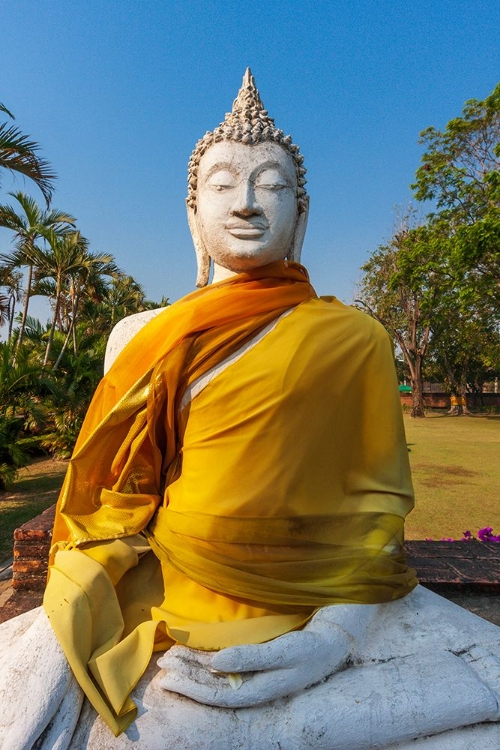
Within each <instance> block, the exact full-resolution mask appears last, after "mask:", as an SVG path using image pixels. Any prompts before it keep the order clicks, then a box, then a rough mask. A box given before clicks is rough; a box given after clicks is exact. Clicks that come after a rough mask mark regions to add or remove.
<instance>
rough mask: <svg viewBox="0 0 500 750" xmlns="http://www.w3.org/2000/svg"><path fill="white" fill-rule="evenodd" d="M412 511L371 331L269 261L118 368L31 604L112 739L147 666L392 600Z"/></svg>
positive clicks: (394, 411)
mask: <svg viewBox="0 0 500 750" xmlns="http://www.w3.org/2000/svg"><path fill="white" fill-rule="evenodd" d="M289 310H292V311H293V312H292V313H291V314H290V315H288V316H284V317H283V319H280V320H279V323H278V324H277V325H276V326H275V328H274V329H273V330H272V332H271V333H266V335H265V336H264V337H263V340H262V341H260V342H259V343H258V344H257V345H256V346H254V347H253V348H252V349H251V350H250V349H249V350H248V351H246V352H245V353H244V354H243V355H242V356H240V358H239V359H235V360H234V361H232V362H233V363H232V364H231V365H230V366H229V367H227V368H226V369H225V370H224V371H223V372H222V374H218V375H217V376H216V377H215V378H214V379H213V380H212V381H210V382H209V384H208V385H207V386H206V387H205V389H204V391H203V392H202V393H201V395H198V396H196V398H195V399H194V400H193V402H192V403H189V404H188V405H187V406H186V407H183V408H181V399H182V396H183V394H184V393H185V391H186V389H187V388H188V387H189V386H190V385H191V384H193V383H194V382H195V381H197V379H198V378H200V377H201V376H202V375H204V374H206V373H208V372H211V371H212V370H213V368H214V367H216V366H217V365H219V364H220V363H221V362H223V361H225V360H226V359H227V358H228V357H230V356H231V355H235V354H236V353H238V352H241V351H242V348H244V347H245V345H246V344H251V342H252V341H253V340H254V339H255V337H256V335H257V334H259V332H261V331H265V330H268V329H267V328H266V327H268V326H269V325H270V324H271V323H272V322H273V321H275V320H277V319H279V318H280V316H282V314H283V313H284V312H286V311H289ZM238 356H239V355H238ZM270 363H271V364H270ZM411 507H412V488H411V481H410V478H409V470H408V457H407V451H406V444H405V441H404V433H403V430H402V421H401V408H400V404H399V398H398V394H397V384H396V379H395V373H394V362H393V355H392V350H391V346H390V343H389V340H388V337H387V335H386V333H385V332H384V331H383V329H382V328H381V327H380V326H379V325H378V324H377V323H375V322H374V321H373V320H371V319H369V318H368V316H365V315H363V314H362V313H359V312H358V311H356V310H353V309H352V308H346V307H345V306H343V305H342V304H341V303H339V302H337V301H336V300H335V299H334V298H329V299H328V300H321V299H318V298H317V297H316V295H315V293H314V290H313V289H312V287H311V285H310V284H309V280H308V276H307V272H306V271H305V269H303V267H302V266H300V265H298V264H295V263H291V264H286V263H285V262H280V263H273V264H270V265H269V266H265V267H262V268H259V269H256V270H254V271H252V272H249V273H245V274H240V275H238V276H235V277H232V278H230V279H227V280H225V281H223V282H219V283H218V284H215V285H213V286H211V287H207V288H206V289H204V290H201V291H198V292H194V293H193V294H191V295H188V296H187V297H185V298H184V299H182V300H180V301H179V302H177V303H175V304H174V305H172V307H170V308H168V309H167V310H166V311H165V312H163V313H161V314H159V315H158V316H157V317H156V318H155V319H154V320H153V321H151V322H150V323H148V324H147V325H146V326H145V327H144V328H143V329H142V330H141V331H140V332H139V333H138V334H137V335H136V336H135V338H134V339H133V340H132V341H131V342H130V343H129V344H128V345H127V346H126V347H125V348H124V350H123V351H122V352H121V354H120V355H119V357H118V358H117V360H116V362H115V364H114V365H113V367H112V368H111V369H110V371H109V373H108V374H107V375H106V377H105V378H104V379H103V381H102V382H101V384H100V385H99V388H98V389H97V392H96V395H95V397H94V399H93V401H92V404H91V406H90V409H89V412H88V415H87V418H86V420H85V422H84V425H83V428H82V431H81V434H80V437H79V439H78V442H77V446H76V448H75V452H74V455H73V458H72V460H71V462H70V467H69V470H68V474H67V477H66V480H65V483H64V486H63V490H62V492H61V496H60V499H59V503H58V509H57V516H56V523H55V527H54V546H53V552H54V553H57V554H55V561H54V562H53V566H52V568H51V575H50V578H49V583H48V587H47V590H46V595H45V600H44V606H45V609H46V611H47V614H48V615H49V617H50V619H51V622H52V623H53V626H54V630H55V632H56V634H57V637H58V639H59V640H60V642H61V645H62V647H63V649H64V651H65V653H66V656H67V657H68V660H69V662H70V664H71V666H72V668H73V671H74V672H75V675H76V677H77V679H78V681H79V682H80V685H81V686H82V687H83V689H84V690H85V692H86V694H87V696H88V698H89V699H90V700H91V702H92V703H93V705H94V707H95V708H96V710H97V711H98V712H99V713H100V714H101V716H102V717H103V718H104V719H105V721H106V722H107V723H108V725H109V726H110V727H111V729H112V730H113V731H114V732H115V734H118V733H119V732H121V731H123V729H124V728H125V727H126V726H128V724H129V723H130V722H131V721H132V720H133V718H134V716H135V707H134V705H133V703H132V702H131V700H130V697H129V696H130V692H131V690H132V689H133V687H134V685H135V684H136V682H137V680H138V679H139V678H140V676H141V674H142V672H143V671H144V669H145V667H146V665H147V663H148V661H149V659H150V656H151V652H152V650H153V649H156V650H159V649H165V648H168V647H169V646H170V645H171V644H172V643H173V642H179V643H184V644H186V645H189V646H192V647H194V648H201V649H219V648H224V647H227V646H230V645H236V644H238V643H259V642H262V641H264V640H268V639H270V638H274V637H276V636H278V635H280V634H283V633H284V632H287V631H288V630H291V629H293V628H297V627H300V626H301V625H302V624H303V623H304V622H305V621H307V619H308V618H309V617H310V616H311V615H312V614H313V612H314V611H315V609H317V608H318V607H320V606H324V605H327V604H335V603H375V602H384V601H391V600H392V599H396V598H399V597H401V596H404V595H405V594H406V593H408V592H409V591H410V590H411V589H412V588H413V587H414V586H415V585H416V579H415V576H414V572H413V571H412V570H411V569H409V568H408V567H407V565H406V561H405V556H404V550H403V522H404V517H405V516H406V514H407V513H408V512H409V510H410V509H411ZM146 540H147V541H146ZM151 550H153V552H154V555H153V553H152V552H151ZM82 628H84V629H88V628H90V632H91V634H92V637H91V639H89V637H88V635H86V634H85V633H83V634H82V633H81V630H82Z"/></svg>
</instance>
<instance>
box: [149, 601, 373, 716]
mask: <svg viewBox="0 0 500 750" xmlns="http://www.w3.org/2000/svg"><path fill="white" fill-rule="evenodd" d="M378 610H379V605H376V604H345V605H335V606H329V607H324V608H323V609H320V610H319V611H318V612H317V613H316V614H315V616H314V617H313V618H312V619H311V621H310V622H309V623H308V624H307V625H306V626H305V628H304V629H303V630H300V631H294V632H291V633H287V634H285V635H283V636H281V637H279V638H276V639H274V640H272V641H269V642H268V643H262V644H259V645H251V646H235V647H233V648H227V649H224V650H222V651H219V652H218V653H216V654H215V655H214V654H212V653H207V652H202V651H194V650H192V649H188V648H185V647H184V646H174V647H173V648H172V649H170V651H168V652H167V653H166V654H165V655H164V656H163V657H162V658H161V659H160V660H159V662H158V664H159V666H160V667H162V668H163V669H164V670H165V671H166V675H165V677H164V678H163V679H162V683H161V684H162V687H163V688H165V689H166V690H171V691H172V692H176V693H180V694H181V695H186V696H188V697H189V698H193V699H194V700H196V701H198V702H199V703H206V704H209V705H212V706H222V707H228V708H238V707H243V706H254V705H259V704H262V703H267V702H269V701H272V700H275V699H277V698H282V697H284V696H286V695H292V694H294V693H298V692H300V691H302V690H304V689H305V688H307V687H309V686H311V685H314V684H315V683H317V682H321V680H324V679H325V678H326V677H328V676H329V675H331V674H334V673H335V672H337V671H338V670H339V669H341V668H342V667H343V666H344V665H345V664H346V662H348V661H349V660H355V659H356V656H357V653H358V652H359V651H361V650H362V649H363V644H364V639H365V635H366V632H367V629H368V626H369V624H370V623H371V621H372V620H373V618H374V617H376V616H377V613H378ZM213 670H216V672H215V673H214V671H213ZM228 675H236V677H234V676H230V677H228ZM238 676H239V677H238ZM239 678H241V680H242V683H241V685H240V686H239V687H238V683H240V679H239ZM235 688H236V689H235Z"/></svg>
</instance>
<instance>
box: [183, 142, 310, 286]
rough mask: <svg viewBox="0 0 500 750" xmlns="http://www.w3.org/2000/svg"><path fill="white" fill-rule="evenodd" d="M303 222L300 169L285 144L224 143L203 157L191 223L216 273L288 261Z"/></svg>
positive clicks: (234, 271) (211, 149)
mask: <svg viewBox="0 0 500 750" xmlns="http://www.w3.org/2000/svg"><path fill="white" fill-rule="evenodd" d="M297 218H298V211H297V175H296V168H295V164H294V161H293V159H292V157H291V156H290V154H288V153H287V152H286V151H285V150H284V149H283V148H282V147H281V146H279V145H277V144H276V143H259V144H256V145H251V146H247V145H245V144H243V143H239V142H232V141H220V142H219V143H215V144H214V145H213V146H211V147H210V148H209V149H208V151H207V152H206V153H205V154H204V155H203V156H202V158H201V160H200V164H199V170H198V186H197V201H196V212H195V213H194V215H192V216H191V217H190V224H191V228H192V230H194V231H193V234H196V235H197V237H195V242H196V241H197V242H198V244H199V245H201V247H202V248H203V251H204V252H206V253H208V255H209V256H210V257H211V258H212V260H213V261H214V264H215V274H216V275H217V272H218V271H219V274H218V275H219V276H221V274H220V269H221V268H222V269H226V271H228V272H230V273H241V272H242V271H246V270H249V269H251V268H256V267H258V266H263V265H265V264H267V263H271V262H273V261H276V260H281V259H283V258H284V257H285V256H286V255H287V254H288V253H289V252H290V249H291V247H292V244H293V240H294V234H295V230H296V225H297ZM222 275H223V274H222ZM226 275H228V274H226Z"/></svg>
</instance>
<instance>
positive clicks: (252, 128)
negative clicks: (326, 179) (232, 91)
mask: <svg viewBox="0 0 500 750" xmlns="http://www.w3.org/2000/svg"><path fill="white" fill-rule="evenodd" d="M219 141H236V142H238V143H244V144H247V145H249V146H251V145H254V144H256V143H263V142H266V141H267V142H271V143H277V144H279V145H280V146H282V147H283V148H284V149H285V150H286V151H288V153H289V154H290V155H291V156H292V158H293V160H294V162H295V166H296V169H297V204H298V210H299V213H302V212H303V211H306V209H307V203H308V200H309V197H308V195H307V193H306V190H305V184H306V182H307V180H306V179H305V174H306V169H305V167H304V166H303V161H304V157H303V156H302V154H301V153H300V152H299V147H298V146H297V145H295V144H294V143H292V137H291V136H290V135H285V134H284V133H283V131H282V130H279V129H278V128H277V127H276V126H275V124H274V120H273V118H272V117H269V115H268V113H267V110H266V109H264V105H263V103H262V99H261V98H260V94H259V92H258V90H257V87H256V85H255V79H254V77H253V75H252V71H251V70H250V68H247V69H246V71H245V75H244V76H243V83H242V85H241V88H240V90H239V91H238V96H237V97H236V99H235V100H234V102H233V109H232V111H231V112H228V113H226V117H225V119H224V122H222V123H221V124H220V125H219V126H218V127H217V128H215V130H214V131H213V133H211V132H210V131H208V132H207V133H205V135H204V136H203V138H201V139H200V140H199V141H198V143H197V144H196V146H195V148H194V151H193V153H192V154H191V158H190V160H189V165H188V197H187V204H188V206H189V207H190V208H193V209H196V188H197V183H198V165H199V163H200V159H201V157H202V156H203V154H204V153H205V151H207V149H208V148H210V146H212V145H213V144H214V143H218V142H219Z"/></svg>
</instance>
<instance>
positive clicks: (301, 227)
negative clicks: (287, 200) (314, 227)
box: [287, 201, 309, 263]
mask: <svg viewBox="0 0 500 750" xmlns="http://www.w3.org/2000/svg"><path fill="white" fill-rule="evenodd" d="M308 216H309V201H307V205H306V207H305V210H304V211H301V212H300V214H299V215H298V218H297V224H296V225H295V232H294V235H293V240H292V247H291V250H290V252H289V253H288V255H287V258H288V260H294V261H296V262H297V263H300V254H301V252H302V245H303V244H304V236H305V233H306V228H307V217H308Z"/></svg>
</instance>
